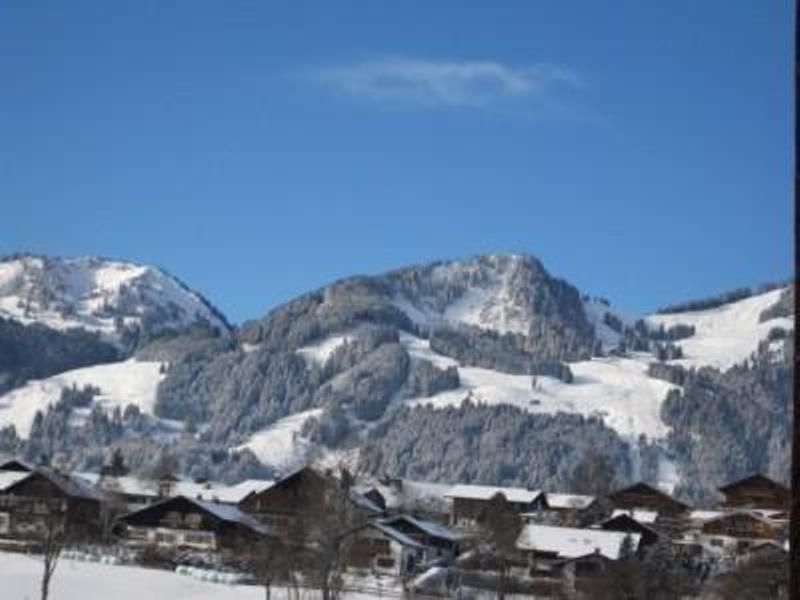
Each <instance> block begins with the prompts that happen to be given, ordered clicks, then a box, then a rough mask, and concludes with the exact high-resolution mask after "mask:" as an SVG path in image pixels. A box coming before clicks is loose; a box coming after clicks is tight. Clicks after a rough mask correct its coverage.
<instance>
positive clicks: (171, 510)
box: [118, 496, 274, 552]
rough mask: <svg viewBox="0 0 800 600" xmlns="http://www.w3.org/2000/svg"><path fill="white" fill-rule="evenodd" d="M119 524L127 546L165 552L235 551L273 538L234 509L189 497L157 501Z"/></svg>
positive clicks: (126, 516)
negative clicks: (144, 547)
mask: <svg viewBox="0 0 800 600" xmlns="http://www.w3.org/2000/svg"><path fill="white" fill-rule="evenodd" d="M118 523H119V524H120V527H118V534H119V535H120V536H121V537H122V539H124V540H125V542H126V543H127V544H128V545H131V546H151V547H157V548H161V549H165V550H178V549H189V550H199V551H209V552H216V551H220V550H228V549H229V550H235V549H241V548H244V547H246V544H247V543H248V542H251V541H253V540H257V539H259V538H264V537H272V536H273V535H274V534H273V532H272V530H271V529H270V528H268V527H267V526H265V525H264V524H263V523H260V522H258V521H257V520H256V519H254V518H253V517H251V516H250V515H248V514H246V513H244V512H243V511H241V510H239V508H237V507H235V506H232V505H229V504H220V503H217V502H211V501H208V500H197V499H194V498H187V497H186V496H176V497H173V498H166V499H164V500H161V501H158V502H154V503H153V504H149V505H147V506H145V507H143V508H140V509H138V510H136V511H134V512H131V513H129V514H127V515H125V516H123V517H121V518H120V519H119V520H118Z"/></svg>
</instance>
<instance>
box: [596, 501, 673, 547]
mask: <svg viewBox="0 0 800 600" xmlns="http://www.w3.org/2000/svg"><path fill="white" fill-rule="evenodd" d="M642 512H643V511H624V510H619V509H618V510H615V511H614V512H613V513H612V514H611V516H610V517H609V518H608V519H605V520H604V521H602V522H601V523H600V524H599V525H598V527H599V528H600V529H603V530H605V531H618V532H621V533H636V534H638V535H639V536H640V538H639V539H640V541H639V547H640V548H645V547H647V546H650V545H651V544H655V543H656V542H657V541H658V537H659V534H658V532H657V531H656V530H655V528H654V526H653V523H655V514H654V513H645V515H642V514H641V513H642ZM651 515H652V518H651Z"/></svg>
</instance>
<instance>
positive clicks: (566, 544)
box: [516, 524, 641, 561]
mask: <svg viewBox="0 0 800 600" xmlns="http://www.w3.org/2000/svg"><path fill="white" fill-rule="evenodd" d="M626 540H629V542H626ZM640 541H641V536H640V535H639V534H638V533H627V532H618V531H606V530H604V529H577V528H575V527H554V526H551V525H531V524H529V525H525V526H524V527H523V528H522V531H521V532H520V535H519V538H517V544H516V545H517V549H518V550H519V551H520V552H522V553H524V554H525V555H527V556H528V557H529V558H530V559H532V560H536V561H538V560H551V561H558V560H564V559H571V558H578V557H581V556H586V555H589V554H600V555H602V556H604V557H605V558H608V559H610V560H617V559H619V558H620V556H621V555H622V554H623V552H624V549H625V546H626V544H629V548H628V549H629V550H630V551H631V552H636V551H637V550H638V549H639V543H640Z"/></svg>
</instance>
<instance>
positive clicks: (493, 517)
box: [478, 493, 522, 600]
mask: <svg viewBox="0 0 800 600" xmlns="http://www.w3.org/2000/svg"><path fill="white" fill-rule="evenodd" d="M478 522H479V524H480V526H481V531H482V533H483V535H484V536H485V539H486V542H487V543H488V544H489V546H490V547H491V559H492V563H493V564H494V566H495V567H496V569H497V573H498V581H497V584H498V585H497V597H498V598H499V599H500V600H503V599H504V598H505V596H506V594H507V593H508V592H509V584H510V575H511V567H512V566H513V564H514V562H515V561H514V559H515V558H516V557H517V554H518V552H517V540H518V539H519V535H520V533H521V531H522V518H521V517H520V515H519V513H518V512H517V511H516V510H514V508H513V507H512V506H511V505H510V504H509V503H508V501H507V500H506V498H505V496H504V495H503V494H502V493H498V494H495V495H494V497H493V498H492V499H491V500H489V502H488V503H487V505H486V507H485V508H484V509H483V511H482V512H481V514H480V515H479V517H478Z"/></svg>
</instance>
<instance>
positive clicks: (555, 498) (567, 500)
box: [545, 492, 595, 509]
mask: <svg viewBox="0 0 800 600" xmlns="http://www.w3.org/2000/svg"><path fill="white" fill-rule="evenodd" d="M545 499H546V500H547V506H549V507H550V508H564V509H567V508H578V509H584V508H587V507H588V506H590V505H591V504H592V502H594V501H595V497H594V496H585V495H583V494H551V493H550V492H546V493H545Z"/></svg>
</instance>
